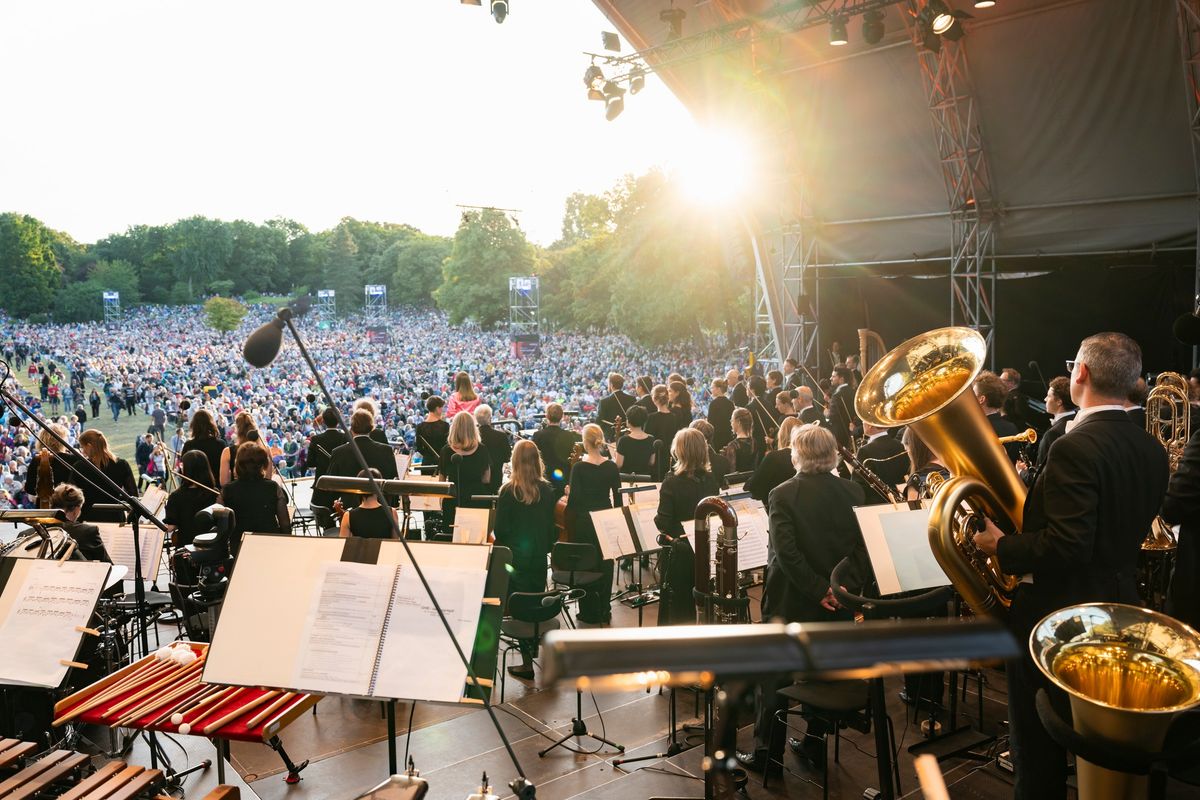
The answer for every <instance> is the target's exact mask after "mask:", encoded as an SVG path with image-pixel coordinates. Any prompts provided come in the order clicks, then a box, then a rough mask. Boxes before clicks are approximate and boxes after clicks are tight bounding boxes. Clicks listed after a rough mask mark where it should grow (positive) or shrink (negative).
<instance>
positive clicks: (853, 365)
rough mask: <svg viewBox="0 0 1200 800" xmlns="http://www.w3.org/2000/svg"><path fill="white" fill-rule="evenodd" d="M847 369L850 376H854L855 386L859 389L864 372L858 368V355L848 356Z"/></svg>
mask: <svg viewBox="0 0 1200 800" xmlns="http://www.w3.org/2000/svg"><path fill="white" fill-rule="evenodd" d="M846 369H848V370H850V374H851V375H852V376H854V384H853V385H854V386H855V387H856V388H857V387H858V385H859V384H860V383H862V370H861V369H859V368H858V355H857V354H855V353H851V354H850V355H848V356H846Z"/></svg>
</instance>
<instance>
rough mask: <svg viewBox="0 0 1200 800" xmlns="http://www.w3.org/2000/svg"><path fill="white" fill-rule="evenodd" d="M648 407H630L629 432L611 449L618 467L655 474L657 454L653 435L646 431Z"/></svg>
mask: <svg viewBox="0 0 1200 800" xmlns="http://www.w3.org/2000/svg"><path fill="white" fill-rule="evenodd" d="M647 416H648V415H647V414H646V409H644V408H642V407H641V406H633V407H631V408H630V409H629V418H628V419H626V420H625V421H626V422H627V423H628V425H629V432H628V433H626V434H625V435H624V436H622V437H621V438H620V439H618V440H617V444H616V447H613V448H611V449H610V452H612V457H613V461H615V462H617V468H618V469H619V470H621V471H622V472H625V473H630V474H633V475H654V474H656V473H655V472H654V470H655V468H656V467H657V455H656V453H655V452H654V449H655V448H654V443H655V442H656V441H657V440H656V439H655V438H654V437H653V436H651V435H650V434H648V433H646V432H645V431H644V430H643V428H645V427H646V417H647Z"/></svg>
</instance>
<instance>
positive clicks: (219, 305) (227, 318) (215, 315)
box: [204, 297, 246, 333]
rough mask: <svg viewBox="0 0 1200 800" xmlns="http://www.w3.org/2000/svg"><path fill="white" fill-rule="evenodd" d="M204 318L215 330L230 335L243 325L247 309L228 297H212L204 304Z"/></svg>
mask: <svg viewBox="0 0 1200 800" xmlns="http://www.w3.org/2000/svg"><path fill="white" fill-rule="evenodd" d="M204 316H205V317H206V318H207V319H208V324H209V327H211V328H212V329H213V330H218V331H221V332H222V333H228V332H229V331H232V330H234V329H236V328H237V326H238V325H240V324H241V323H242V317H244V316H246V307H245V306H244V305H242V304H241V303H239V302H238V301H237V300H231V299H229V298H228V297H210V298H208V300H206V301H205V302H204Z"/></svg>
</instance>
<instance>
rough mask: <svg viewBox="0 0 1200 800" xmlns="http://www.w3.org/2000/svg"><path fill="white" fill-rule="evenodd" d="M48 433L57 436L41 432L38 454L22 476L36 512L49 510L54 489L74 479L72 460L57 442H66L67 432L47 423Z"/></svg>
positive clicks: (57, 425)
mask: <svg viewBox="0 0 1200 800" xmlns="http://www.w3.org/2000/svg"><path fill="white" fill-rule="evenodd" d="M50 430H52V431H54V433H56V434H57V435H58V438H55V437H54V436H51V435H50V434H49V433H46V432H45V431H41V432H40V433H38V435H37V442H38V453H37V455H36V456H34V457H33V459H31V460H30V462H29V466H28V467H27V468H26V469H27V472H26V473H25V493H26V494H28V495H29V496H31V497H36V498H37V505H38V508H52V506H51V505H50V495H51V493H53V491H54V487H55V486H58V485H59V484H60V483H68V482H69V481H71V480H77V479H76V478H74V477H73V476H74V470H73V469H72V468H71V467H72V466H73V465H74V464H75V456H74V455H73V454H71V453H69V452H67V449H66V447H64V446H63V445H62V443H61V442H59V441H58V439H63V440H65V439H66V438H67V429H66V428H65V427H64V426H62V425H59V424H58V423H56V422H53V423H50Z"/></svg>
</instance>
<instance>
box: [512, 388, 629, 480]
mask: <svg viewBox="0 0 1200 800" xmlns="http://www.w3.org/2000/svg"><path fill="white" fill-rule="evenodd" d="M638 383H639V385H640V384H641V379H640V378H639V379H638ZM638 405H641V403H638ZM562 420H563V407H562V406H561V405H559V404H558V403H551V404H550V405H548V406H546V424H545V425H543V426H542V429H541V430H539V431H538V432H537V433H535V434H534V435H533V443H534V444H536V445H537V448H538V450H539V451H540V452H541V454H542V463H543V464H545V465H546V480H548V481H550V485H551V486H553V487H554V494H555V496H556V497H562V496H563V494H564V493H565V492H566V489H567V484H568V482H569V481H570V480H571V465H570V463H569V461H568V459H570V457H571V449H572V448H573V447H574V446H575V443H576V442H578V441H580V436H579V434H578V433H575V432H574V431H568V430H564V429H563V427H562Z"/></svg>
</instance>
